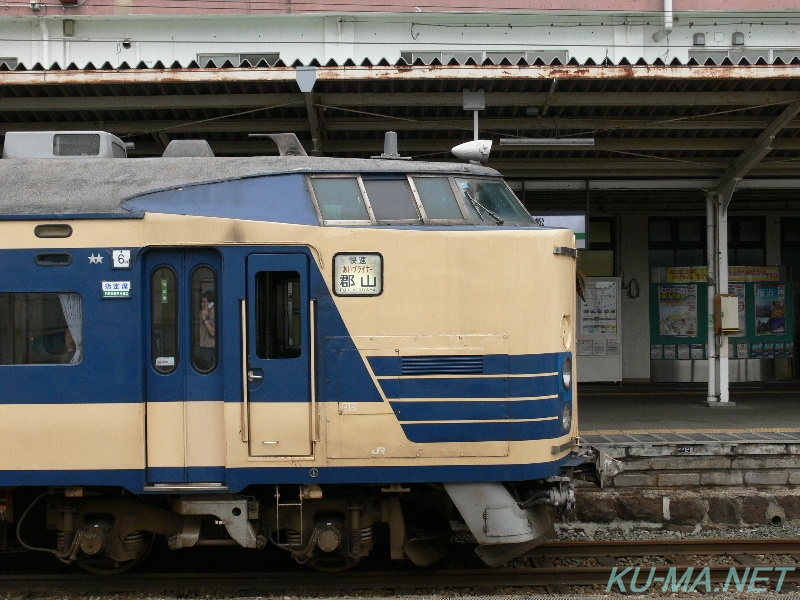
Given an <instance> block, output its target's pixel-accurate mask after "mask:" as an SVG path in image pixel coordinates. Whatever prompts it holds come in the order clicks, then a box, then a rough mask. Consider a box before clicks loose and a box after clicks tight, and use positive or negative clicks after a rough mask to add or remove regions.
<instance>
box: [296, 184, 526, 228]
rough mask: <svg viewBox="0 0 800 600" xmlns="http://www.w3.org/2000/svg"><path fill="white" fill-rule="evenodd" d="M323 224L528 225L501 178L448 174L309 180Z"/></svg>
mask: <svg viewBox="0 0 800 600" xmlns="http://www.w3.org/2000/svg"><path fill="white" fill-rule="evenodd" d="M309 179H310V189H311V191H312V195H313V197H314V200H315V203H316V208H317V211H318V215H319V217H320V220H321V221H322V222H323V223H324V224H325V225H421V224H425V225H532V224H533V219H532V218H531V216H530V215H529V214H528V213H527V211H526V210H525V208H524V207H523V206H522V204H521V203H520V201H519V200H518V199H517V197H516V196H515V195H514V193H513V192H512V191H511V190H510V189H509V187H508V186H507V185H506V183H505V182H504V181H502V180H500V179H490V178H453V177H448V176H446V175H439V174H430V175H427V174H425V175H408V174H364V175H361V176H357V175H334V176H331V175H325V176H323V175H319V176H311V177H310V178H309Z"/></svg>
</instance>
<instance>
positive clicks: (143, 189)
mask: <svg viewBox="0 0 800 600" xmlns="http://www.w3.org/2000/svg"><path fill="white" fill-rule="evenodd" d="M354 172H357V173H415V174H433V173H441V174H448V175H461V176H467V175H471V176H484V177H486V176H489V177H499V176H500V174H499V173H498V172H497V171H495V170H494V169H490V168H487V167H481V166H477V165H471V164H466V163H433V162H415V161H407V160H387V159H345V158H326V157H310V156H285V157H275V156H266V157H264V156H262V157H245V158H230V157H215V158H205V157H203V158H197V157H192V158H108V159H106V158H77V159H75V158H69V159H67V158H41V159H3V160H0V215H3V216H5V217H6V218H22V219H25V218H35V217H37V216H39V217H41V216H44V217H48V218H53V217H58V216H63V217H67V216H74V217H77V218H81V217H89V216H92V215H108V216H117V217H125V216H141V214H142V212H141V211H137V210H135V209H132V208H130V207H128V206H126V200H130V199H132V198H136V197H138V196H142V195H146V194H149V193H152V192H156V191H159V190H170V189H176V188H180V187H182V186H193V185H201V184H206V183H214V182H220V181H226V180H240V179H249V178H254V177H260V176H274V175H281V174H284V175H285V174H293V173H303V174H305V173H354Z"/></svg>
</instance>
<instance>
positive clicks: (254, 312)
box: [245, 253, 315, 456]
mask: <svg viewBox="0 0 800 600" xmlns="http://www.w3.org/2000/svg"><path fill="white" fill-rule="evenodd" d="M308 270H309V267H308V258H307V257H306V255H304V254H291V253H285V254H279V253H276V254H251V255H250V256H248V258H247V318H246V320H245V322H246V325H245V328H246V331H245V339H246V344H247V356H246V365H245V371H246V378H247V384H246V385H247V398H246V402H247V403H248V406H247V409H248V410H247V412H248V440H249V442H248V443H249V452H250V455H251V456H309V455H311V454H312V450H313V446H312V442H313V440H312V438H313V432H314V412H315V406H314V396H313V391H314V388H313V384H312V381H311V378H312V365H313V357H312V355H311V353H312V348H313V341H312V340H311V331H312V327H311V324H310V322H309V319H310V318H312V316H313V312H312V311H311V310H310V300H309V289H308Z"/></svg>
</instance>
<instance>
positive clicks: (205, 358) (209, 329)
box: [192, 266, 217, 373]
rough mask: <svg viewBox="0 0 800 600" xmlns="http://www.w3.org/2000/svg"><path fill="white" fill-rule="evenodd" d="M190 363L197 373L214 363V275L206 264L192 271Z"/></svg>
mask: <svg viewBox="0 0 800 600" xmlns="http://www.w3.org/2000/svg"><path fill="white" fill-rule="evenodd" d="M192 310H193V311H194V314H193V316H192V365H193V366H194V368H195V369H197V370H198V371H199V372H200V373H210V372H211V371H213V370H214V369H215V368H216V366H217V276H216V273H215V272H214V270H213V269H211V268H210V267H206V266H202V267H198V268H196V269H195V270H194V272H193V273H192Z"/></svg>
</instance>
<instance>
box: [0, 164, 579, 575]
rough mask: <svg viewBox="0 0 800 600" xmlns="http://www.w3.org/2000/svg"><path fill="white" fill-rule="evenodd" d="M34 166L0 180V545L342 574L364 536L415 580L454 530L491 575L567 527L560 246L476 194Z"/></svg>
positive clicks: (471, 178)
mask: <svg viewBox="0 0 800 600" xmlns="http://www.w3.org/2000/svg"><path fill="white" fill-rule="evenodd" d="M41 163H42V159H15V160H3V161H0V171H2V170H3V169H6V170H8V171H9V172H10V171H14V173H15V177H10V176H9V177H6V178H0V181H4V183H3V184H2V185H4V186H5V189H4V191H3V194H2V195H0V197H2V200H0V209H2V211H3V213H5V215H6V217H5V218H0V233H2V239H3V240H4V246H3V248H2V249H0V308H2V310H0V375H2V377H3V380H4V382H5V388H4V391H3V392H2V395H1V396H0V527H3V525H2V523H4V522H5V523H13V524H14V525H13V527H16V526H17V524H19V522H20V521H23V525H22V526H20V527H19V532H20V533H19V543H21V544H23V545H27V546H29V547H31V548H36V549H41V548H42V547H43V545H42V544H43V543H44V542H42V541H41V540H46V541H48V543H49V544H50V545H49V546H47V549H48V551H50V552H52V553H53V554H55V555H56V556H58V557H59V558H60V559H61V560H65V561H68V562H69V561H74V562H78V563H79V564H82V565H83V566H86V568H89V569H95V570H106V571H109V572H114V571H117V570H121V569H124V568H127V567H130V566H132V565H133V564H135V563H136V562H137V561H138V560H139V559H140V558H141V557H143V556H144V554H145V553H146V551H147V548H149V545H150V543H151V541H152V539H153V537H154V536H156V537H163V538H165V539H166V540H167V543H168V544H169V546H170V547H171V548H174V549H179V548H187V547H192V546H196V545H202V544H214V545H218V544H224V543H230V544H238V545H241V546H244V547H246V548H252V549H261V548H264V547H265V546H266V545H268V544H269V545H273V546H278V547H280V548H282V549H284V550H286V551H287V552H288V553H290V554H291V555H292V556H293V557H294V558H295V559H296V560H297V561H298V562H302V563H307V564H309V565H311V566H314V567H315V568H320V569H338V568H347V567H349V566H352V565H354V564H357V563H358V562H360V561H361V560H362V559H363V558H365V557H366V556H367V555H368V554H369V553H370V551H371V550H372V548H373V546H374V544H375V539H376V530H380V529H384V530H385V531H386V532H387V537H388V539H389V545H390V554H391V556H392V557H393V558H403V557H404V556H406V557H410V558H412V560H414V561H415V562H418V563H420V564H423V563H429V562H431V560H433V559H435V558H436V557H438V556H439V555H440V552H439V549H440V547H441V544H440V543H439V542H440V540H441V539H442V537H443V536H445V537H446V531H447V525H448V523H449V522H450V520H452V519H453V518H462V519H463V521H464V522H465V524H466V526H467V527H468V528H469V529H470V530H471V531H472V533H473V535H474V537H475V538H476V540H477V541H478V542H479V543H480V544H481V545H482V546H483V547H484V550H482V552H481V555H482V557H483V558H484V559H485V560H486V561H487V562H489V563H490V564H498V563H500V562H502V560H504V559H505V558H507V557H508V556H511V555H513V554H514V553H515V552H519V551H520V549H524V548H525V547H528V546H530V545H532V544H535V543H537V542H538V541H539V540H541V539H542V538H543V537H544V536H545V535H546V534H547V532H548V530H549V527H550V521H549V519H550V508H551V507H559V508H562V509H568V508H569V507H570V506H571V504H572V502H573V499H572V493H571V484H570V483H569V481H568V478H567V476H568V475H569V472H570V469H571V466H572V465H573V464H575V462H576V461H575V459H574V454H573V453H574V450H575V449H576V444H577V423H576V421H577V414H576V404H575V390H574V386H573V384H572V381H573V365H572V352H573V348H572V345H573V343H574V334H573V328H574V323H575V315H574V311H575V302H574V281H575V260H574V256H575V249H574V235H573V234H572V232H570V231H567V230H560V229H545V228H540V227H535V226H534V225H533V223H532V221H531V220H530V219H529V217H527V213H525V212H524V209H523V208H522V206H521V205H520V204H519V203H518V201H517V200H516V198H514V197H513V194H511V192H510V190H508V188H507V187H506V186H505V184H504V183H503V181H502V179H501V178H500V177H499V176H498V174H497V173H495V172H494V171H491V170H490V169H485V168H483V167H474V166H467V165H452V164H446V165H436V164H413V163H407V162H405V161H389V160H376V161H352V160H343V159H342V160H334V159H316V158H309V157H288V156H287V157H281V158H248V159H244V158H243V159H223V158H210V157H195V158H192V157H185V156H184V157H181V158H162V159H136V160H128V159H118V158H109V159H96V160H93V161H87V160H81V162H80V165H79V166H76V164H75V163H74V162H73V161H72V160H70V159H49V161H47V169H46V170H45V169H43V168H42V165H41ZM89 181H95V182H96V183H95V185H92V186H89V185H88V184H87V182H89ZM14 182H17V183H14ZM32 193H35V194H36V199H35V201H32V204H31V206H32V208H25V209H23V208H21V207H20V206H19V205H18V204H17V203H15V202H12V201H11V198H15V197H16V198H22V199H25V198H28V197H30V195H31V194H32ZM3 203H5V204H3ZM37 496H38V497H40V499H38V500H37ZM433 505H435V506H436V507H437V509H436V510H431V509H430V507H431V506H433ZM420 507H428V508H422V509H420ZM420 513H425V514H424V516H422V515H421V514H420ZM37 524H38V525H39V527H40V529H42V530H43V531H44V532H45V533H41V532H40V533H38V534H37V533H33V531H34V530H35V529H36V525H37ZM47 531H50V534H49V537H48V534H46V532H47ZM414 532H416V533H414Z"/></svg>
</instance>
